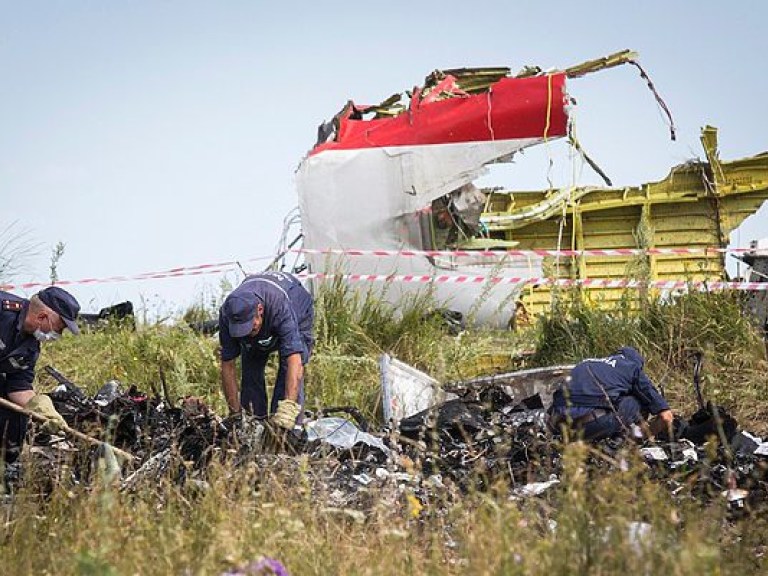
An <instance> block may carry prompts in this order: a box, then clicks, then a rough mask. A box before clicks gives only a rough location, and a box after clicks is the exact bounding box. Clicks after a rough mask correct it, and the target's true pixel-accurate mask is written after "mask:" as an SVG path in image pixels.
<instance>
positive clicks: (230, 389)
mask: <svg viewBox="0 0 768 576" xmlns="http://www.w3.org/2000/svg"><path fill="white" fill-rule="evenodd" d="M221 391H222V392H224V399H225V400H226V401H227V406H229V410H230V412H240V410H241V407H240V394H239V392H238V389H237V371H236V370H235V361H234V360H222V361H221Z"/></svg>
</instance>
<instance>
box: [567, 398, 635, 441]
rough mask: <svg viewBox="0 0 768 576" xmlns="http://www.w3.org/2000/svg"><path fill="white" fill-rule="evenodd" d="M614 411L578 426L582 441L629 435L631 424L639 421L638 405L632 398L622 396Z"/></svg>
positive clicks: (615, 404)
mask: <svg viewBox="0 0 768 576" xmlns="http://www.w3.org/2000/svg"><path fill="white" fill-rule="evenodd" d="M614 406H615V409H616V410H615V411H608V413H607V414H605V415H603V416H601V417H600V418H597V419H595V420H590V421H589V422H587V423H585V424H583V425H581V426H579V429H580V430H581V431H582V432H583V435H584V440H602V439H603V438H611V437H613V436H627V435H629V432H630V428H631V426H632V424H636V423H637V422H639V421H640V418H641V412H640V403H639V402H638V401H637V398H635V397H634V396H622V397H621V398H619V399H618V400H617V401H616V402H615V403H614Z"/></svg>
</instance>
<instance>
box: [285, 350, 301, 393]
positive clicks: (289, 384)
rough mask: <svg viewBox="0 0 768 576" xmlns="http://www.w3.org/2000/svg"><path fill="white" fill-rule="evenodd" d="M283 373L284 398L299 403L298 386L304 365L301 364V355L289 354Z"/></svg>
mask: <svg viewBox="0 0 768 576" xmlns="http://www.w3.org/2000/svg"><path fill="white" fill-rule="evenodd" d="M286 364H287V369H286V372H285V398H286V399H287V400H293V401H294V402H298V401H299V384H300V382H301V379H302V378H303V377H304V365H303V364H302V363H301V354H299V353H298V352H297V353H296V354H291V355H290V356H288V359H287V361H286Z"/></svg>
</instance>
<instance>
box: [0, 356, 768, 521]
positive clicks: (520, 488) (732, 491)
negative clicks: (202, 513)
mask: <svg viewBox="0 0 768 576" xmlns="http://www.w3.org/2000/svg"><path fill="white" fill-rule="evenodd" d="M567 373H568V367H552V368H542V369H536V370H525V371H520V372H518V373H510V374H505V375H500V376H497V377H494V378H481V379H475V380H474V381H468V382H456V383H453V384H451V385H450V386H449V388H450V389H452V391H453V392H454V394H456V396H455V397H453V398H450V399H447V400H444V401H442V402H438V403H435V404H434V405H432V406H430V407H428V408H427V409H425V410H422V411H421V412H418V413H416V414H410V415H408V416H406V417H403V418H402V419H401V420H400V421H399V423H398V424H397V425H396V426H395V425H388V426H385V427H383V428H382V429H381V430H379V431H364V430H362V429H361V427H359V426H358V425H356V424H355V423H354V422H353V421H352V420H349V419H346V418H342V417H338V416H335V417H329V416H324V415H322V414H321V415H320V417H311V418H308V419H307V420H306V422H305V426H304V430H303V433H302V434H301V435H298V434H296V435H293V436H291V437H290V439H289V443H290V446H289V450H287V452H275V451H274V450H273V449H272V448H270V446H269V443H268V442H266V441H265V438H266V434H265V430H266V429H265V425H264V423H263V422H261V421H259V420H258V419H256V418H254V417H250V416H247V415H239V416H237V417H230V418H221V417H220V416H218V415H217V414H215V413H214V412H213V411H212V410H211V409H210V408H209V407H207V406H205V405H204V404H203V403H202V402H201V401H200V400H199V399H197V398H192V399H184V400H182V401H180V402H179V403H178V406H169V405H168V404H167V403H166V402H165V401H164V399H163V398H161V397H160V396H159V395H157V394H156V395H155V396H148V395H147V394H145V393H143V392H141V391H140V390H138V389H136V387H134V386H130V387H128V388H127V389H126V388H124V387H123V386H122V385H121V384H120V383H119V382H117V381H110V382H108V383H107V384H105V385H104V387H102V389H101V390H99V391H98V392H97V393H96V394H95V395H94V396H93V397H88V396H85V395H84V394H82V392H80V393H78V391H79V388H78V387H77V386H76V385H75V384H73V383H70V384H71V385H70V386H66V385H64V384H62V385H61V386H59V387H58V388H57V389H56V390H55V391H54V392H52V393H51V397H52V399H53V401H54V404H55V406H56V408H57V410H59V412H60V413H61V414H62V415H63V416H64V418H65V419H66V420H67V422H68V423H69V425H70V426H72V427H75V428H77V429H79V430H86V431H88V432H89V434H91V435H94V436H99V437H101V438H104V439H106V438H108V439H109V440H110V444H113V445H115V446H117V447H119V448H121V449H123V450H128V451H130V452H131V453H132V454H134V455H135V456H136V457H137V460H136V462H135V463H134V464H133V465H131V464H128V463H123V464H122V468H120V464H118V463H116V461H114V459H110V458H109V454H105V453H104V452H103V451H101V450H99V449H98V448H88V449H82V448H81V449H78V448H77V447H75V446H74V445H72V444H70V443H68V442H65V441H64V440H63V439H62V438H59V437H56V436H49V435H46V434H42V433H37V434H36V435H35V436H34V439H33V442H32V447H31V450H30V451H29V452H30V453H29V455H28V458H26V459H21V461H22V462H28V460H29V459H32V460H35V461H37V462H44V463H46V466H47V469H48V470H51V474H50V475H49V477H48V479H47V481H48V482H50V483H51V484H53V483H75V484H90V483H94V482H96V481H97V479H99V478H101V479H102V480H104V479H105V478H108V479H109V481H110V482H115V483H117V485H118V486H119V489H120V490H123V491H134V490H138V489H141V488H143V487H151V486H156V485H157V484H158V482H159V481H161V480H163V479H170V480H172V481H173V482H176V483H179V484H186V485H188V486H194V487H196V488H198V489H200V490H205V489H206V487H207V471H208V466H209V464H211V463H212V462H213V461H222V462H223V461H228V462H231V463H233V465H234V466H244V465H246V464H248V463H254V464H255V465H256V469H258V470H260V471H262V473H264V474H279V475H284V477H285V478H287V479H289V478H295V475H296V474H302V477H303V478H307V480H308V483H309V485H310V486H311V489H312V492H313V495H314V496H316V497H317V499H318V500H319V501H320V502H321V503H322V504H323V505H324V506H325V507H326V508H327V509H328V510H336V511H342V512H338V513H343V514H347V512H345V511H349V514H354V515H356V516H360V515H362V516H361V517H362V518H364V517H365V515H366V514H368V513H369V512H370V511H371V510H372V508H373V507H374V506H375V505H376V504H377V503H378V504H381V503H382V502H384V503H385V504H387V505H389V504H391V505H392V506H399V507H400V508H401V509H402V510H403V511H404V513H406V514H411V515H413V517H414V518H418V517H420V515H421V514H424V513H426V511H427V510H431V508H430V507H434V506H436V505H437V504H435V502H440V504H439V506H448V505H450V504H451V503H452V502H456V501H458V499H460V498H461V495H462V494H463V493H465V491H467V490H478V489H479V490H482V489H485V488H486V487H488V486H489V485H490V484H492V483H493V482H494V481H495V480H497V479H504V480H506V481H507V483H508V484H509V487H510V488H509V490H510V493H509V498H510V499H512V500H518V499H527V498H545V499H546V498H550V494H552V493H556V492H557V490H556V489H557V487H558V486H559V485H560V483H561V482H562V480H561V474H562V452H561V451H562V444H561V443H560V441H559V440H558V439H556V438H553V436H552V434H551V432H550V430H549V429H548V427H547V424H546V405H547V400H546V398H547V396H548V391H549V390H551V389H552V388H553V387H554V386H556V385H557V383H558V382H560V381H562V379H563V378H565V377H567ZM531 392H533V394H532V395H530V396H529V395H528V394H529V393H531ZM335 410H336V411H346V412H347V413H351V414H354V410H353V409H350V407H341V408H340V409H335ZM720 410H721V411H720V412H719V414H720V417H721V419H722V420H730V421H733V419H732V418H731V417H730V416H729V415H728V414H727V412H725V411H723V409H720ZM312 416H316V415H312ZM733 422H734V426H735V421H733ZM361 424H362V425H364V426H365V427H367V423H365V422H362V423H361ZM687 426H689V424H688V423H687V422H682V423H681V424H680V426H679V429H682V430H685V429H686V427H687ZM594 447H595V451H594V454H593V455H591V456H590V457H589V465H590V466H594V467H595V468H599V469H603V470H610V469H612V468H614V467H615V468H617V469H622V468H621V467H622V466H626V464H625V462H626V460H625V457H624V456H621V454H623V453H624V452H622V451H624V450H632V449H638V450H639V454H640V455H642V456H643V457H645V460H646V463H647V466H648V473H649V476H650V477H651V478H655V479H656V480H658V481H659V482H662V483H663V484H664V485H665V486H666V487H667V488H668V489H669V491H670V494H671V495H672V496H673V497H674V498H678V499H684V498H691V497H693V498H697V499H698V500H700V501H701V502H702V503H707V502H710V501H714V500H715V499H716V498H725V499H726V501H727V503H728V506H729V510H731V511H732V513H733V514H734V515H735V516H740V515H748V514H750V513H752V512H755V511H758V510H761V511H765V510H768V442H764V441H763V440H762V439H761V438H759V437H757V436H755V435H752V434H750V433H749V432H746V431H741V432H737V431H736V430H735V428H734V430H733V434H730V433H728V435H727V436H725V437H724V436H723V433H722V430H721V431H719V432H718V431H715V432H713V433H711V434H709V435H707V436H705V437H702V438H700V441H691V440H685V439H680V438H676V439H673V440H667V441H656V442H650V441H642V440H635V439H628V438H626V439H625V438H622V439H608V440H604V441H601V442H599V443H597V444H595V446H594ZM633 447H636V448H633ZM598 454H602V456H598ZM297 455H300V457H297ZM121 474H122V477H120V475H121ZM21 477H22V474H21V470H20V468H19V464H18V463H17V464H16V465H14V466H9V467H7V468H6V472H5V481H6V484H8V485H10V486H11V487H13V486H14V485H16V484H18V482H20V481H21ZM438 496H439V498H438ZM417 503H418V506H417ZM350 517H351V516H350Z"/></svg>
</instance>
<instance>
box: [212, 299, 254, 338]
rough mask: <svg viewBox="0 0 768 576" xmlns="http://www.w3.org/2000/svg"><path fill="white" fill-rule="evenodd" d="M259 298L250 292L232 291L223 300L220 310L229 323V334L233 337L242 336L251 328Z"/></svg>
mask: <svg viewBox="0 0 768 576" xmlns="http://www.w3.org/2000/svg"><path fill="white" fill-rule="evenodd" d="M258 305H259V299H258V298H257V297H256V295H255V294H253V293H252V292H245V291H243V292H233V293H232V294H230V295H229V296H227V299H226V300H224V305H223V306H222V307H221V311H222V313H223V315H224V318H225V319H226V320H227V322H228V323H229V326H228V327H229V334H230V336H232V337H233V338H244V337H245V336H248V334H250V333H251V330H253V319H254V318H255V317H256V308H257V307H258Z"/></svg>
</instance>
